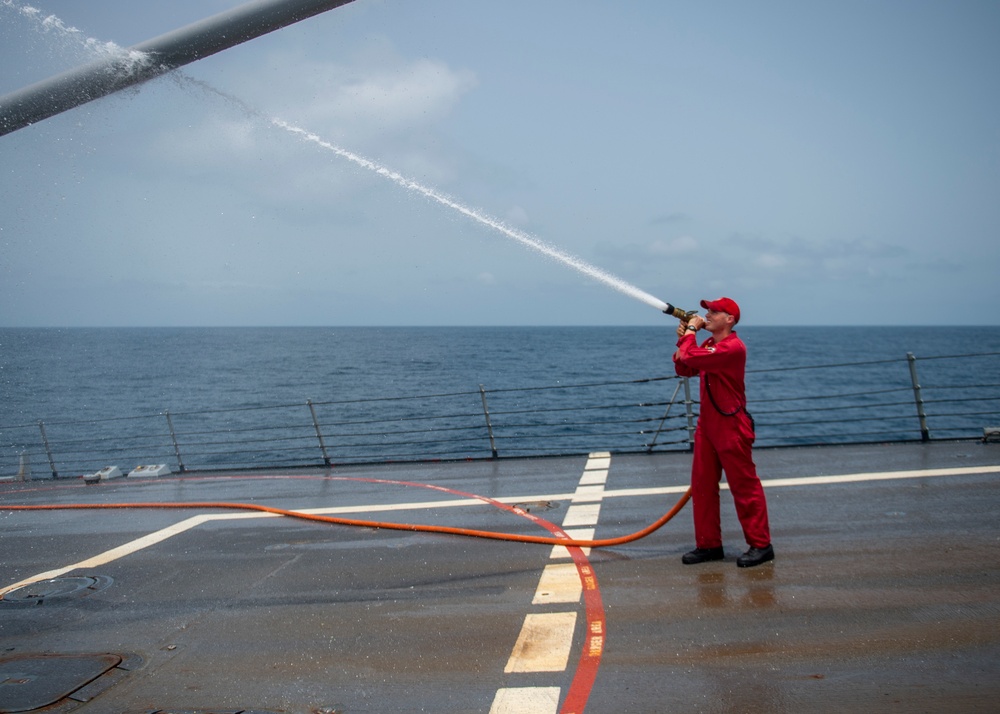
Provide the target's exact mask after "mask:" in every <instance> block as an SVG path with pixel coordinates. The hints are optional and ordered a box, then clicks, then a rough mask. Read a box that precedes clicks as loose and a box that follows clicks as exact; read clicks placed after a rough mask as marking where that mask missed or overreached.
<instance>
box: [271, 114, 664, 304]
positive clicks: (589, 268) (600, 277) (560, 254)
mask: <svg viewBox="0 0 1000 714" xmlns="http://www.w3.org/2000/svg"><path fill="white" fill-rule="evenodd" d="M271 123H272V124H274V125H275V126H277V127H280V128H282V129H285V130H286V131H289V132H291V133H293V134H296V135H298V136H300V137H301V138H302V139H304V140H305V141H309V142H312V143H314V144H316V145H318V146H321V147H322V148H324V149H327V150H328V151H332V152H333V153H335V154H336V155H337V156H340V157H342V158H344V159H347V160H348V161H351V162H352V163H355V164H357V165H358V166H361V167H362V168H365V169H368V170H369V171H374V172H375V173H377V174H378V175H379V176H382V177H384V178H387V179H389V180H390V181H392V182H393V183H395V184H397V185H399V186H402V187H403V188H405V189H407V190H410V191H415V192H417V193H420V194H422V195H423V196H426V197H427V198H429V199H431V200H433V201H437V202H438V203H440V204H441V205H442V206H447V207H448V208H451V209H452V210H455V211H458V212H459V213H461V214H463V215H465V216H468V217H469V218H471V219H472V220H474V221H477V222H479V223H481V224H483V225H484V226H488V227H489V228H492V229H493V230H496V231H499V232H500V233H503V234H504V235H505V236H507V237H508V238H512V239H514V240H515V241H517V242H518V243H520V244H521V245H524V246H526V247H528V248H530V249H532V250H534V251H537V252H539V253H541V254H542V255H545V256H547V257H549V258H553V259H554V260H557V261H559V262H560V263H562V264H564V265H567V266H569V267H570V268H573V269H574V270H577V271H579V272H581V273H583V274H584V275H586V276H588V277H590V278H593V279H594V280H597V281H598V282H601V283H604V284H605V285H607V286H609V287H611V288H613V289H615V290H617V291H618V292H621V293H624V294H625V295H628V296H629V297H631V298H635V299H636V300H639V301H641V302H643V303H645V304H647V305H649V306H650V307H655V308H656V309H657V310H660V311H661V312H663V311H666V309H667V307H668V305H667V303H665V302H663V301H662V300H660V299H659V298H656V297H653V296H652V295H650V294H649V293H647V292H645V291H643V290H640V289H639V288H637V287H635V286H634V285H631V284H629V283H627V282H625V281H624V280H622V279H621V278H618V277H616V276H614V275H612V274H611V273H609V272H607V271H606V270H602V269H601V268H598V267H597V266H594V265H591V264H590V263H587V262H586V261H584V260H582V259H580V258H578V257H576V256H574V255H571V254H569V253H567V252H565V251H563V250H560V249H559V248H556V247H554V246H551V245H549V244H548V243H545V242H543V241H541V240H539V239H537V238H535V237H533V236H530V235H528V234H527V233H524V232H522V231H519V230H516V229H514V228H511V227H509V226H506V225H504V224H503V223H502V222H500V221H498V220H497V219H495V218H491V217H490V216H487V215H485V214H483V213H480V212H479V211H476V210H473V209H471V208H468V207H467V206H463V205H462V204H460V203H458V202H456V201H453V200H452V199H450V198H448V197H447V196H445V195H443V194H441V193H439V192H438V191H435V190H434V189H432V188H428V187H427V186H423V185H421V184H419V183H417V182H416V181H413V180H412V179H408V178H406V177H405V176H403V175H402V174H399V173H397V172H395V171H392V170H391V169H388V168H386V167H385V166H382V165H380V164H378V163H376V162H374V161H372V160H370V159H366V158H364V157H363V156H358V155H357V154H355V153H353V152H351V151H348V150H347V149H342V148H340V147H339V146H336V145H335V144H331V143H330V142H328V141H325V140H324V139H322V138H320V137H319V136H317V135H316V134H312V133H310V132H308V131H306V130H305V129H302V128H300V127H297V126H293V125H292V124H289V123H288V122H286V121H284V120H282V119H272V120H271Z"/></svg>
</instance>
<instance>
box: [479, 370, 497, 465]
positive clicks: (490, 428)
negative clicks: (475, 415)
mask: <svg viewBox="0 0 1000 714" xmlns="http://www.w3.org/2000/svg"><path fill="white" fill-rule="evenodd" d="M479 396H480V397H482V398H483V414H484V415H485V417H486V431H487V432H488V433H489V435H490V451H492V452H493V458H494V459H495V458H497V442H496V440H495V439H494V438H493V422H492V421H491V420H490V408H489V407H488V406H487V405H486V389H485V388H484V387H483V385H481V384H480V385H479Z"/></svg>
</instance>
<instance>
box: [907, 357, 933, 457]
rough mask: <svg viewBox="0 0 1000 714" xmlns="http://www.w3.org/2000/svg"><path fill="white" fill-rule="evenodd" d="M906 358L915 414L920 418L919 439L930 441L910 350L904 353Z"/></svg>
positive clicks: (913, 358)
mask: <svg viewBox="0 0 1000 714" xmlns="http://www.w3.org/2000/svg"><path fill="white" fill-rule="evenodd" d="M906 360H907V361H908V362H909V363H910V382H912V384H913V399H914V400H915V401H916V403H917V416H918V417H919V418H920V440H921V441H930V440H931V432H930V429H928V428H927V412H926V411H924V398H923V396H922V395H921V393H920V380H918V379H917V358H916V357H914V356H913V353H912V352H907V353H906Z"/></svg>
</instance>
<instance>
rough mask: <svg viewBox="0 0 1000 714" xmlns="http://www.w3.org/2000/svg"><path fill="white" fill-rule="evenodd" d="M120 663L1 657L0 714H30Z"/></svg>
mask: <svg viewBox="0 0 1000 714" xmlns="http://www.w3.org/2000/svg"><path fill="white" fill-rule="evenodd" d="M121 661H122V658H121V657H119V656H118V655H113V654H88V655H38V654H34V655H18V656H14V657H2V658H0V712H2V713H3V714H7V713H8V712H10V713H13V712H31V711H35V710H37V709H41V708H42V707H47V706H49V705H50V704H55V703H56V702H58V701H59V700H60V699H65V698H66V697H68V696H69V695H71V694H72V693H73V692H75V691H77V690H78V689H80V688H81V687H83V686H84V685H86V684H87V683H88V682H92V681H93V680H95V679H97V678H98V677H100V676H101V675H102V674H104V673H105V672H107V671H108V670H110V669H112V668H114V667H117V666H118V665H119V664H120V663H121Z"/></svg>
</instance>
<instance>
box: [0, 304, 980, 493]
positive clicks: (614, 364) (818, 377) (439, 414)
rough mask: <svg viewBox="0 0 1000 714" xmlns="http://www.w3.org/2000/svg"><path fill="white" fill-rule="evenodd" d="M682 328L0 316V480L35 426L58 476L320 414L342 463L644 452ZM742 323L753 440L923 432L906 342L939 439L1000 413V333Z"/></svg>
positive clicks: (212, 448)
mask: <svg viewBox="0 0 1000 714" xmlns="http://www.w3.org/2000/svg"><path fill="white" fill-rule="evenodd" d="M675 326H676V323H675V322H674V321H673V320H666V321H665V322H664V326H663V327H444V328H441V327H398V328H388V327H386V328H376V327H373V328H361V327H347V328H339V327H338V328H320V327H288V328H121V329H118V328H102V329H82V328H81V329H42V328H39V329H12V328H6V329H0V476H7V475H10V474H11V473H13V472H16V471H17V469H18V468H19V463H20V458H21V454H26V455H27V457H28V458H29V461H30V464H31V466H32V469H33V471H34V472H36V474H37V473H38V472H39V471H47V470H48V467H49V463H48V460H49V459H48V454H47V453H46V448H45V444H44V442H43V440H42V434H41V427H39V425H38V422H40V421H41V422H43V424H44V429H45V432H46V434H45V436H46V438H47V439H48V440H49V442H50V443H49V451H50V452H54V453H53V459H52V461H53V463H54V464H55V465H56V468H57V471H58V473H59V474H60V475H69V474H70V473H73V474H74V475H75V474H76V472H86V471H87V470H96V469H99V468H101V467H102V466H103V465H105V462H107V461H108V460H112V459H121V460H124V461H125V462H126V464H129V463H130V462H132V461H136V460H139V463H142V462H143V461H157V462H159V461H163V462H167V463H170V464H171V468H173V469H176V468H178V466H179V461H180V460H182V459H184V458H185V453H184V452H187V453H189V454H191V456H190V457H189V461H191V462H192V463H187V464H185V465H186V467H187V468H213V467H214V468H222V467H227V466H238V467H242V466H248V465H252V466H265V465H282V464H287V465H294V464H305V463H315V462H316V461H317V460H319V461H320V462H322V460H323V458H324V455H322V454H320V453H319V451H318V445H317V443H316V442H317V436H316V433H315V432H316V429H315V426H316V423H319V424H320V431H321V432H323V435H324V436H325V437H326V439H327V440H328V441H330V442H331V443H330V444H329V446H330V450H331V451H333V452H334V453H333V455H332V456H331V455H330V454H329V453H328V454H326V455H325V458H327V460H332V461H350V460H376V461H378V460H399V459H412V458H423V457H431V458H433V457H440V458H481V457H488V456H490V455H491V448H496V449H497V450H498V451H499V453H500V455H501V456H512V455H534V454H543V453H545V454H549V453H579V452H585V451H587V450H590V449H593V448H601V447H602V446H604V447H605V448H612V449H619V450H628V451H634V450H642V449H643V448H646V447H647V446H648V444H649V443H650V440H651V437H650V433H649V432H650V430H651V429H655V428H656V427H657V425H658V424H659V423H660V422H662V420H663V416H664V413H665V412H666V411H667V407H666V404H667V402H668V401H669V400H670V399H671V398H672V397H674V398H680V399H682V398H683V392H682V391H680V390H679V386H680V385H679V380H676V379H675V378H674V377H673V368H672V364H671V354H672V352H673V349H674V342H675V336H674V331H673V328H674V327H675ZM739 333H740V336H741V337H742V338H743V340H744V341H745V342H746V343H747V346H748V350H749V357H748V365H747V369H748V397H749V400H750V409H751V411H752V412H753V413H754V416H755V418H756V419H757V422H758V445H763V446H766V445H780V444H783V443H814V442H824V441H827V440H828V441H832V442H837V441H852V440H853V441H872V440H881V439H886V440H900V439H908V438H920V436H921V432H920V423H919V419H918V417H917V412H916V407H915V399H914V394H913V390H912V383H911V381H910V372H909V363H908V361H907V358H906V356H907V353H913V354H914V355H915V356H916V358H917V360H916V363H915V366H916V368H917V369H918V373H919V382H920V383H921V384H922V385H925V387H926V391H927V393H926V394H925V395H924V396H925V398H926V399H928V401H929V402H931V403H932V404H933V407H931V406H930V405H928V409H929V410H930V411H932V412H934V413H935V415H937V414H941V415H942V416H936V417H935V418H936V419H937V421H936V426H934V427H932V430H931V436H932V437H933V438H945V437H961V438H968V437H970V436H975V435H976V434H977V433H978V434H979V435H981V433H982V427H983V426H989V425H995V424H997V423H1000V401H998V399H997V397H1000V392H998V385H1000V358H998V357H997V354H998V353H1000V328H995V327H994V328H986V329H978V330H976V331H974V332H973V331H972V330H969V329H966V328H961V329H959V328H938V327H934V328H928V327H887V328H874V327H755V326H752V325H751V326H746V327H744V328H741V329H740V330H739ZM973 338H974V339H973ZM958 355H983V356H978V357H956V356H958ZM480 385H482V388H483V391H485V392H486V394H485V396H486V397H487V409H488V410H489V411H490V413H491V414H490V417H491V418H492V419H493V420H495V421H496V422H497V423H494V424H493V426H494V432H495V433H494V434H493V436H494V443H493V444H492V445H491V444H490V442H489V434H488V429H487V426H486V419H485V418H484V409H483V405H482V399H483V396H484V395H483V394H482V393H481V392H480ZM581 385H597V386H593V387H589V386H588V387H583V386H581ZM675 390H677V391H675ZM933 390H942V391H941V393H939V394H932V391H933ZM692 391H693V394H694V396H695V399H696V398H697V386H696V385H694V386H693V387H692ZM970 400H972V401H970ZM309 401H312V402H313V403H314V406H313V412H315V413H316V414H317V416H316V420H315V421H313V417H312V413H311V412H310V410H309V408H308V402H309ZM973 402H974V403H973ZM642 404H645V405H648V406H645V407H640V406H639V405H642ZM693 408H694V410H695V411H696V410H697V406H696V405H695V406H694V407H693ZM670 410H671V415H670V419H671V420H676V419H680V418H681V416H682V412H683V405H679V404H675V405H674V406H673V407H670ZM817 410H821V411H822V414H821V415H820V416H819V417H817ZM167 412H169V413H171V415H172V417H171V418H172V419H173V421H174V424H173V426H174V428H175V432H177V433H179V434H180V437H178V436H177V434H175V435H174V437H173V438H172V437H171V434H170V425H168V423H167V420H166V419H165V416H164V415H165V413H167ZM967 412H968V414H967ZM882 414H888V415H889V416H893V415H898V416H893V418H894V419H895V420H896V421H895V422H893V423H887V422H886V421H885V419H886V418H888V417H885V418H883V416H882ZM948 414H959V415H960V416H959V417H956V418H951V417H949V419H948V420H947V421H946V420H945V419H944V416H947V415H948ZM866 420H867V421H872V422H877V424H873V425H872V426H873V428H872V429H866V428H865V425H864V422H865V421H866ZM671 423H672V424H673V427H675V428H676V429H682V428H683V427H685V426H686V425H687V421H686V419H683V420H681V421H680V422H671ZM241 435H243V436H242V437H241ZM687 436H688V434H687V432H685V431H680V432H679V433H677V432H676V431H675V432H673V433H671V434H659V435H657V436H656V439H655V441H656V448H685V447H686V443H684V439H686V438H687ZM173 440H177V441H179V442H182V443H181V444H180V446H181V447H182V448H180V449H178V448H177V447H175V446H174V445H173V443H172V441H173ZM261 445H264V446H261ZM178 451H180V452H181V453H180V457H178V453H177V452H178ZM234 454H235V455H234ZM238 454H242V456H240V455H238Z"/></svg>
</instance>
